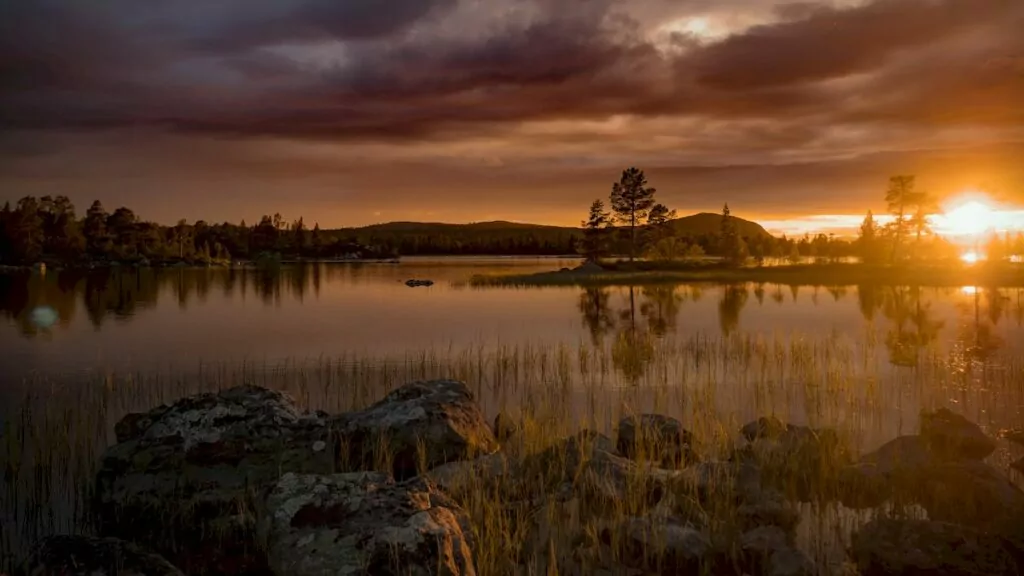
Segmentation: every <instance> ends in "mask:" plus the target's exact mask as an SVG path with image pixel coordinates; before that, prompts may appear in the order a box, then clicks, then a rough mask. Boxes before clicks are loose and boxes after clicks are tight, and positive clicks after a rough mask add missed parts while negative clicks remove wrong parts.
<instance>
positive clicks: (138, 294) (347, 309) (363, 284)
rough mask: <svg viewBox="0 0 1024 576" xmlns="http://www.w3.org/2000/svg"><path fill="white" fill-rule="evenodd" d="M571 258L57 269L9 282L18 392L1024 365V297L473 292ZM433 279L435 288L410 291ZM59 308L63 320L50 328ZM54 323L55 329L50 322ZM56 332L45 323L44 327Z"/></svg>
mask: <svg viewBox="0 0 1024 576" xmlns="http://www.w3.org/2000/svg"><path fill="white" fill-rule="evenodd" d="M575 264H576V262H574V261H571V260H559V259H526V258H516V259H510V258H492V259H480V258H473V259H468V258H467V259H455V258H449V259H443V260H439V259H433V260H429V259H412V258H410V259H406V260H405V261H403V263H402V264H398V265H395V264H362V265H352V264H322V265H316V266H305V267H290V268H283V269H282V270H281V271H280V272H279V273H275V274H269V273H262V272H258V271H255V270H222V269H209V270H205V269H164V270H149V269H146V270H130V269H125V270H106V271H94V272H80V271H50V272H47V273H45V274H40V273H39V272H34V273H21V274H16V275H10V274H9V275H0V312H2V314H3V323H2V325H0V364H2V366H3V371H2V378H3V381H2V384H3V385H5V386H6V387H7V388H8V389H9V388H10V386H12V385H16V384H17V383H18V382H20V381H23V380H24V379H25V378H26V377H28V376H32V375H42V376H57V375H75V374H80V373H82V372H88V371H96V370H102V371H118V372H123V371H146V370H154V369H161V370H163V369H167V368H171V369H190V368H194V367H196V366H198V365H200V364H201V363H206V364H209V363H218V362H247V363H250V364H260V363H267V364H268V365H269V364H274V363H276V362H279V361H281V360H284V359H291V360H302V359H315V358H318V357H321V356H336V355H339V354H345V353H348V354H363V355H367V356H372V357H395V358H400V357H402V356H403V355H405V354H407V353H410V352H418V351H422V350H428V349H432V350H445V349H460V348H465V347H469V346H479V345H483V346H484V347H495V346H500V345H515V344H521V343H530V344H531V345H537V346H548V345H555V344H559V343H565V344H568V345H571V346H576V345H578V344H580V343H582V342H592V343H598V342H602V341H605V340H606V339H609V338H611V339H614V338H616V337H617V336H618V335H620V334H623V333H630V334H634V335H635V334H636V333H638V332H642V333H644V334H649V335H652V336H653V337H655V338H660V337H664V336H682V337H689V336H694V335H708V336H719V335H730V334H763V335H765V336H766V337H772V336H778V335H787V336H793V335H798V336H801V337H805V338H809V339H813V338H826V337H840V338H844V339H847V340H850V341H851V342H852V343H853V344H855V345H856V344H858V343H863V342H867V341H872V342H875V343H879V344H882V345H879V346H877V352H876V354H877V355H879V357H878V359H877V360H878V362H880V363H883V364H884V363H889V364H890V365H895V366H909V365H912V364H913V363H914V362H915V358H917V357H918V355H919V354H921V353H925V352H927V351H930V350H947V351H956V350H960V351H966V352H969V353H971V355H972V357H974V358H976V359H979V358H980V359H981V360H983V361H985V360H988V359H991V358H998V357H999V356H1000V355H1004V354H1010V355H1016V354H1019V353H1020V352H1022V351H1024V350H1022V348H1024V339H1022V338H1021V336H1022V335H1024V291H1021V290H1017V289H1013V290H989V289H983V288H974V287H963V288H941V289H940V288H921V289H915V288H892V287H870V286H837V287H827V288H826V287H812V286H803V287H795V286H778V285H755V284H748V285H745V286H744V285H736V286H717V285H710V284H702V285H680V286H654V287H635V288H625V287H621V288H619V287H617V288H606V289H599V290H595V289H589V290H584V289H581V288H571V287H550V288H547V287H546V288H530V289H521V288H520V289H514V288H486V289H482V288H472V287H469V286H466V285H465V281H466V280H468V279H469V278H470V277H471V276H472V275H473V274H477V273H495V272H508V271H516V272H524V273H525V272H532V271H539V270H550V269H557V268H559V267H562V266H573V265H575ZM410 278H429V279H432V280H434V281H435V282H436V283H435V285H434V286H431V287H425V288H424V287H420V288H409V287H407V286H405V284H404V281H405V280H407V279H410ZM45 307H49V308H51V309H52V310H53V311H54V312H55V313H56V322H55V323H54V324H53V325H52V326H50V327H46V326H45V325H41V324H40V320H41V317H40V316H41V315H40V312H39V310H40V309H42V308H45ZM42 320H45V319H42ZM44 324H45V322H44Z"/></svg>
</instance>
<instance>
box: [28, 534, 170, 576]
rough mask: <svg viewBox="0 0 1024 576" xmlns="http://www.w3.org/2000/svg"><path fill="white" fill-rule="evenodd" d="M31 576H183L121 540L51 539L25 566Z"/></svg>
mask: <svg viewBox="0 0 1024 576" xmlns="http://www.w3.org/2000/svg"><path fill="white" fill-rule="evenodd" d="M22 570H23V572H24V574H26V575H32V576H184V574H182V572H181V571H180V570H178V569H177V568H175V567H174V566H173V565H172V564H171V563H170V562H168V561H167V560H165V559H164V558H163V557H162V556H160V555H159V554H157V553H155V552H152V551H150V550H147V549H145V548H143V547H141V546H139V545H137V544H133V543H131V542H126V541H124V540H120V539H118V538H92V537H89V536H63V535H62V536H50V537H48V538H45V539H43V540H42V541H41V542H39V544H37V545H36V546H34V547H33V549H32V551H31V553H30V554H29V558H28V559H27V560H26V561H25V563H24V566H23V567H22Z"/></svg>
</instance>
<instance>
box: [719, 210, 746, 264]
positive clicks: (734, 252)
mask: <svg viewBox="0 0 1024 576" xmlns="http://www.w3.org/2000/svg"><path fill="white" fill-rule="evenodd" d="M720 242H721V252H722V258H724V259H725V261H726V262H728V263H729V264H732V265H733V266H738V265H740V264H743V262H744V261H746V259H747V247H746V243H745V242H743V239H742V238H740V236H739V233H738V232H737V231H736V221H735V220H734V219H733V217H732V213H731V212H730V211H729V204H728V203H726V204H725V206H724V207H723V208H722V223H721V227H720Z"/></svg>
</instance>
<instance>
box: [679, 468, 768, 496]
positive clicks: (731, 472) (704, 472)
mask: <svg viewBox="0 0 1024 576" xmlns="http://www.w3.org/2000/svg"><path fill="white" fill-rule="evenodd" d="M673 485H674V486H675V487H676V488H677V490H681V491H682V492H683V493H685V494H688V495H690V496H693V497H694V498H696V499H697V500H698V502H700V503H701V504H703V505H705V506H707V505H710V504H712V503H717V502H724V503H725V504H727V505H728V506H729V507H734V506H736V505H739V504H741V503H743V502H746V501H750V500H753V499H756V498H757V497H759V496H760V495H761V492H762V486H761V470H760V468H758V467H757V466H756V465H755V464H752V463H750V462H719V461H711V462H701V463H700V464H696V465H694V466H690V467H687V468H686V469H684V470H682V471H680V473H679V474H678V475H676V476H675V477H674V478H673Z"/></svg>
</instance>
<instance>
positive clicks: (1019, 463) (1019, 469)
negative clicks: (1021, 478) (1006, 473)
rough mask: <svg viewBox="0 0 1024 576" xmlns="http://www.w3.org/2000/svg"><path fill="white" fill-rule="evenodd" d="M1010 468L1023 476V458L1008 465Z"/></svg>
mask: <svg viewBox="0 0 1024 576" xmlns="http://www.w3.org/2000/svg"><path fill="white" fill-rule="evenodd" d="M1010 468H1013V469H1014V470H1016V471H1017V472H1020V473H1021V474H1024V458H1021V459H1019V460H1017V461H1015V462H1012V463H1010Z"/></svg>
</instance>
